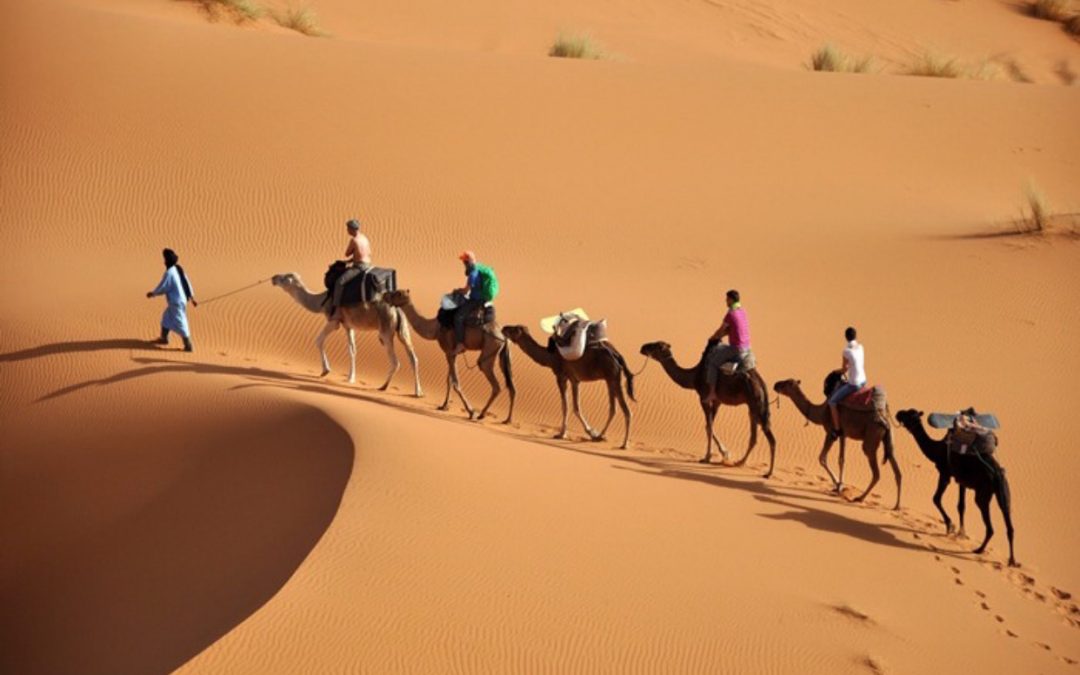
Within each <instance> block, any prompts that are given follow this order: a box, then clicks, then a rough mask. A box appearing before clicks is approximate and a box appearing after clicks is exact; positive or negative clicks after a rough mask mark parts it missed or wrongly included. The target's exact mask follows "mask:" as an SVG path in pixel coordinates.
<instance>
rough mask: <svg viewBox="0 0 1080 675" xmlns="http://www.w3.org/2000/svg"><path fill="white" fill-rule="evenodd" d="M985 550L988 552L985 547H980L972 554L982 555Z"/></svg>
mask: <svg viewBox="0 0 1080 675" xmlns="http://www.w3.org/2000/svg"><path fill="white" fill-rule="evenodd" d="M985 550H986V547H985V546H980V547H979V548H977V549H975V550H974V551H972V553H974V554H975V555H982V554H983V551H985Z"/></svg>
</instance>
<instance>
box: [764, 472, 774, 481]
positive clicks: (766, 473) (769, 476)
mask: <svg viewBox="0 0 1080 675" xmlns="http://www.w3.org/2000/svg"><path fill="white" fill-rule="evenodd" d="M762 478H764V479H766V480H768V479H769V478H772V471H766V472H765V475H764V476H762Z"/></svg>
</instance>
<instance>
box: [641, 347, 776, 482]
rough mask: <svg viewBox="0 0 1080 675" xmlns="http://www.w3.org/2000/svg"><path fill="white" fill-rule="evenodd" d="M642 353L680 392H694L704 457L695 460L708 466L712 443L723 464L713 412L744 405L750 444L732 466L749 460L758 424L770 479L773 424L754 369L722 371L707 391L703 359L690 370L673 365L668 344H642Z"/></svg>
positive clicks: (762, 383) (766, 396) (764, 390)
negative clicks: (701, 414) (698, 405)
mask: <svg viewBox="0 0 1080 675" xmlns="http://www.w3.org/2000/svg"><path fill="white" fill-rule="evenodd" d="M641 353H642V354H644V355H645V356H647V357H649V358H651V359H654V360H656V361H659V362H660V365H661V366H663V367H664V372H666V373H667V374H668V377H670V378H671V379H672V380H674V381H675V384H677V385H679V386H680V387H682V388H683V389H693V390H694V391H696V392H697V395H698V400H699V402H700V403H701V410H702V411H703V412H704V413H705V456H704V457H702V458H701V459H700V460H698V461H700V462H701V463H702V464H708V463H709V460H710V458H711V457H712V446H713V441H715V442H716V445H717V446H718V447H719V448H720V452H721V453H722V454H723V456H724V461H725V462H726V461H727V460H728V452H727V449H726V448H724V445H723V444H722V443H721V442H720V440H719V439H718V438H716V435H715V434H714V433H713V423H714V422H715V421H716V413H717V411H718V410H719V409H720V406H721V405H732V406H734V405H745V406H747V407H748V408H749V410H750V443H749V444H748V445H747V447H746V454H745V455H743V457H742V459H740V460H739V461H737V462H735V464H734V466H742V465H743V464H745V463H746V460H747V459H748V458H749V457H750V451H751V450H753V449H754V446H755V445H757V428H758V425H759V424H760V425H761V429H762V431H763V432H764V433H765V438H766V439H768V441H769V470H768V471H766V472H765V478H768V477H770V476H772V473H773V467H774V466H775V464H776V437H774V436H773V432H772V422H771V421H770V418H769V389H768V387H767V386H766V384H765V380H764V379H763V378H762V377H761V373H759V372H758V371H757V369H756V368H752V369H750V370H749V371H747V372H745V373H737V374H734V375H728V374H727V373H723V372H721V373H719V375H718V377H717V380H716V388H715V390H710V389H709V384H708V382H707V381H706V380H705V359H704V358H702V360H701V361H699V362H698V364H697V365H696V366H694V367H693V368H683V367H681V366H680V365H679V364H678V363H676V362H675V357H674V356H672V354H671V345H669V344H668V343H666V342H650V343H648V344H644V345H641Z"/></svg>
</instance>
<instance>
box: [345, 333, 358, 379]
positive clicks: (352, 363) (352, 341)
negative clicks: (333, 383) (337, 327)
mask: <svg viewBox="0 0 1080 675" xmlns="http://www.w3.org/2000/svg"><path fill="white" fill-rule="evenodd" d="M345 337H346V338H348V344H349V380H348V382H349V384H356V331H354V330H353V329H352V328H351V327H349V326H346V327H345Z"/></svg>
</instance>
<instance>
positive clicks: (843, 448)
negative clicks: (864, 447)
mask: <svg viewBox="0 0 1080 675" xmlns="http://www.w3.org/2000/svg"><path fill="white" fill-rule="evenodd" d="M846 458H847V438H845V437H844V435H843V434H840V478H839V480H837V482H836V491H837V492H840V491H841V490H843V489H844V460H845V459H846Z"/></svg>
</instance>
